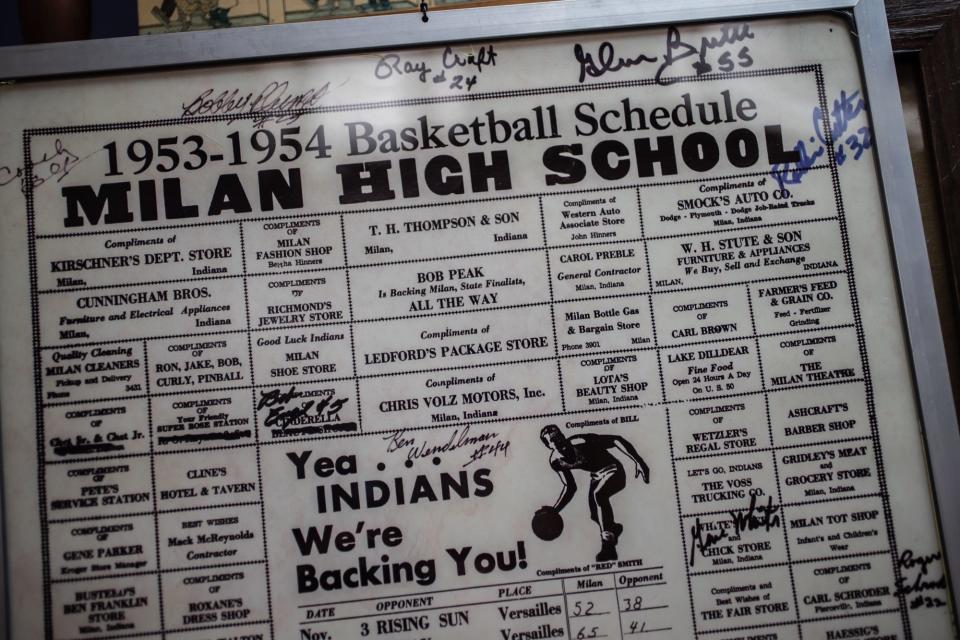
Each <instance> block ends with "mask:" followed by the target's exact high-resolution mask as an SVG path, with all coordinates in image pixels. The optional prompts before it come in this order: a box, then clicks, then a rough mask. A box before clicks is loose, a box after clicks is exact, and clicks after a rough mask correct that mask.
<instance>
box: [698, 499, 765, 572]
mask: <svg viewBox="0 0 960 640" xmlns="http://www.w3.org/2000/svg"><path fill="white" fill-rule="evenodd" d="M779 511H780V505H777V504H774V503H773V498H772V497H769V496H768V497H767V504H760V505H758V504H757V496H750V505H749V506H748V507H747V508H746V509H736V510H734V511H730V518H731V520H732V522H733V537H737V536H739V535H740V534H741V533H743V532H745V531H755V530H757V529H763V530H764V531H770V529H773V528H775V527H779V526H781V524H782V523H781V519H780V515H779ZM718 524H719V523H718ZM720 526H721V529H720V531H719V533H710V532H709V531H707V528H706V527H705V526H704V524H703V523H702V522H700V518H699V517H698V518H697V519H696V523H695V524H694V525H693V526H692V527H691V528H690V535H691V544H690V566H691V567H692V566H694V562H695V560H696V555H697V552H698V551H699V552H700V555H705V552H706V551H707V550H709V549H710V548H711V547H713V546H714V545H716V544H718V543H719V542H721V541H722V540H725V539H727V538H729V537H731V536H730V534H729V533H727V529H728V527H724V526H723V525H722V524H720Z"/></svg>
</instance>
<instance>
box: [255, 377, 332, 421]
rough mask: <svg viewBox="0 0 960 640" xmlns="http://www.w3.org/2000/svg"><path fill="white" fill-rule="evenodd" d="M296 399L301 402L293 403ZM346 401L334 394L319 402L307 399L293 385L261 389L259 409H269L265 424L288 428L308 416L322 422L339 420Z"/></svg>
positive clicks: (324, 397)
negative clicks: (282, 387) (284, 389)
mask: <svg viewBox="0 0 960 640" xmlns="http://www.w3.org/2000/svg"><path fill="white" fill-rule="evenodd" d="M295 400H297V401H299V402H297V403H294V404H291V403H293V402H294V401H295ZM346 403H347V398H336V397H334V396H333V395H332V394H328V395H324V396H323V398H322V399H321V400H320V401H319V402H317V401H316V400H307V399H305V398H304V393H303V392H302V391H297V388H296V387H295V386H293V385H291V386H290V389H288V390H286V391H283V390H282V389H271V390H269V391H261V392H260V400H259V401H258V402H257V411H260V410H261V409H268V412H267V416H266V417H265V418H264V419H263V426H265V427H280V428H281V429H286V428H287V427H288V426H290V425H292V424H298V423H300V422H301V421H304V420H305V419H307V418H316V419H318V420H319V421H320V422H336V421H339V419H340V417H339V411H340V409H342V408H343V405H345V404H346Z"/></svg>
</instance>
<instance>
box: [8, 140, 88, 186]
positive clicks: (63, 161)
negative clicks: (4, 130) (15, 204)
mask: <svg viewBox="0 0 960 640" xmlns="http://www.w3.org/2000/svg"><path fill="white" fill-rule="evenodd" d="M91 155H92V154H91ZM89 157H90V156H87V158H89ZM84 160H86V158H81V157H79V156H78V155H77V154H75V153H73V152H72V151H70V150H69V149H67V148H66V147H65V146H63V141H62V140H61V139H60V138H57V139H56V140H54V141H53V150H51V151H46V152H44V153H43V155H42V156H41V157H40V159H39V160H37V161H35V162H33V163H32V168H33V171H32V175H31V176H30V179H29V181H28V180H27V172H26V171H24V168H23V167H8V166H3V167H0V187H5V186H7V185H8V184H11V183H13V182H15V181H17V180H19V181H20V191H21V192H23V193H26V192H27V191H28V190H30V189H36V188H37V187H39V186H40V185H42V184H43V183H44V182H48V181H49V180H54V179H56V181H57V182H60V181H61V180H63V179H64V178H66V177H67V175H68V174H69V173H70V172H71V171H72V170H73V169H74V168H75V167H76V166H77V165H78V164H80V163H81V162H83V161H84Z"/></svg>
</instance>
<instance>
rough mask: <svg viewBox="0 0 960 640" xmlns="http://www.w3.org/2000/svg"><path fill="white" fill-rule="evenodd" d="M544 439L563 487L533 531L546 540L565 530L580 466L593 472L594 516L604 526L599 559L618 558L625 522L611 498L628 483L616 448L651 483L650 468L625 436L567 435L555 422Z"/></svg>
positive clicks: (539, 515)
mask: <svg viewBox="0 0 960 640" xmlns="http://www.w3.org/2000/svg"><path fill="white" fill-rule="evenodd" d="M540 440H541V441H543V444H544V445H546V446H547V447H548V448H549V449H551V453H550V467H551V468H552V469H553V470H554V471H556V472H557V475H558V476H560V482H562V483H563V489H562V490H561V491H560V497H559V498H557V502H556V504H554V505H553V506H552V507H548V506H545V507H541V508H540V509H538V510H537V512H536V514H535V515H534V518H533V531H534V533H535V534H536V535H537V536H538V537H540V538H541V539H543V540H553V539H554V538H556V537H557V536H559V535H560V533H561V532H562V531H563V519H562V518H561V517H560V511H562V510H563V508H564V507H566V506H567V505H568V504H569V503H570V501H571V500H572V499H573V496H574V494H575V493H576V491H577V483H576V481H575V480H574V477H573V473H572V471H573V470H574V469H579V470H581V471H587V472H589V473H590V495H589V501H590V519H591V520H593V521H594V522H596V523H597V525H598V526H599V527H600V552H599V553H598V554H597V562H608V561H610V560H616V559H617V540H618V538H619V537H620V534H621V533H623V525H622V524H620V523H619V522H617V521H616V520H615V518H614V515H613V506H612V505H611V504H610V498H611V497H612V496H613V495H614V494H616V493H618V492H619V491H621V490H622V489H623V488H624V487H626V485H627V474H626V472H625V471H624V468H623V464H621V463H620V461H619V460H618V459H617V458H616V456H614V455H613V454H612V453H611V451H612V450H614V449H616V450H618V451H620V452H621V453H622V454H624V455H625V456H627V457H628V458H630V459H631V460H633V462H634V464H635V465H636V473H635V475H634V477H636V478H639V477H640V476H643V481H644V482H646V483H647V484H649V483H650V470H649V468H648V467H647V465H646V463H645V462H644V461H643V458H641V457H640V454H638V453H637V450H636V449H634V447H633V445H632V444H630V443H629V442H627V440H626V439H624V438H623V437H622V436H614V435H599V434H593V433H582V434H578V435H575V436H572V437H570V438H567V437H566V436H564V435H563V433H562V432H561V431H560V429H559V427H557V425H555V424H550V425H547V426H545V427H544V428H543V429H542V430H541V431H540Z"/></svg>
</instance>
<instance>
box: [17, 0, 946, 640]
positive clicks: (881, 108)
mask: <svg viewBox="0 0 960 640" xmlns="http://www.w3.org/2000/svg"><path fill="white" fill-rule="evenodd" d="M904 4H905V3H904ZM823 11H838V12H846V13H847V14H848V15H849V17H850V20H851V25H852V28H853V29H854V30H855V32H856V34H857V36H858V37H857V39H856V42H857V47H858V53H859V56H860V60H861V65H862V73H863V78H864V83H865V86H864V89H865V92H866V94H867V98H868V101H869V104H870V105H871V113H870V116H871V118H872V121H873V130H874V131H875V132H876V133H875V138H876V140H875V148H876V157H877V166H878V170H879V175H880V178H881V188H882V197H883V200H884V204H885V208H886V212H887V221H888V225H889V239H890V243H891V246H892V248H893V253H894V256H895V261H896V271H897V274H898V278H899V288H900V295H901V312H902V315H903V318H904V320H905V324H906V328H907V337H908V340H909V346H910V353H911V358H912V369H913V376H914V382H915V389H914V391H915V394H916V397H917V400H918V403H919V407H920V410H921V416H922V422H923V437H924V440H925V445H926V453H927V459H928V463H929V471H930V482H931V484H932V487H933V493H934V499H935V503H936V505H937V514H938V520H939V522H938V524H939V527H940V531H939V534H940V541H941V546H942V549H943V552H944V556H945V557H944V564H945V567H946V569H947V579H948V588H950V587H951V585H953V588H951V589H950V600H951V604H952V607H953V612H954V616H956V614H957V612H958V611H960V595H958V589H957V588H956V587H957V586H960V585H957V583H956V582H953V581H955V580H956V576H960V465H958V464H957V463H956V460H957V459H958V457H960V430H958V426H957V417H956V411H955V408H954V402H953V394H952V390H951V384H950V377H949V373H948V367H947V359H946V354H945V351H944V347H943V342H942V339H941V327H940V325H939V321H938V319H937V314H936V312H935V309H936V300H935V297H934V287H933V280H932V277H931V272H930V266H929V261H928V257H927V249H926V244H925V238H924V230H923V227H922V224H921V217H920V209H919V205H918V200H917V194H916V189H915V184H914V180H913V169H912V165H911V159H910V155H909V152H908V146H907V137H906V133H905V130H904V125H903V112H902V108H901V102H900V98H899V93H898V85H897V79H896V73H895V68H894V57H893V53H894V51H893V47H892V45H891V39H890V33H889V31H888V23H887V14H886V11H885V7H884V3H883V2H882V1H881V0H717V1H709V0H647V1H646V2H643V3H638V2H636V0H565V1H560V2H550V3H531V4H519V5H512V6H497V7H481V8H472V9H461V10H456V11H444V12H435V13H431V14H430V20H429V22H426V23H423V22H421V20H420V16H419V14H396V15H386V16H375V17H364V18H349V19H344V20H337V21H325V22H305V23H297V24H287V25H280V26H276V27H269V26H264V27H249V28H246V29H243V30H240V31H235V30H221V31H216V30H215V31H204V32H190V33H178V34H164V35H152V36H140V37H129V38H116V39H110V40H100V41H86V42H72V43H56V44H44V45H28V46H19V47H9V48H6V49H3V50H0V82H4V81H5V82H13V83H19V82H30V81H35V80H42V79H49V78H55V77H67V76H83V75H88V74H104V73H121V72H132V71H137V72H144V71H148V70H152V69H161V68H172V67H183V66H209V65H217V64H227V63H240V62H244V63H249V62H256V61H268V60H281V59H291V58H302V57H308V56H320V55H325V54H333V53H345V52H356V51H364V50H373V49H382V48H388V47H394V48H402V47H413V46H426V45H433V44H441V43H451V42H465V41H474V40H481V39H485V40H486V39H504V38H523V37H531V36H546V35H561V34H571V33H577V32H592V31H602V30H614V29H624V28H634V27H642V26H655V25H663V24H670V23H680V22H683V23H689V22H697V21H708V20H724V19H748V18H759V17H765V16H789V15H795V14H803V13H811V12H823ZM957 17H958V16H954V20H953V22H954V23H957ZM954 31H956V29H954ZM954 46H955V45H954ZM924 69H925V72H929V71H930V70H931V69H933V62H929V61H928V63H927V64H925V65H924ZM952 73H954V74H956V69H954V70H953V72H952ZM934 77H935V76H934ZM952 90H953V92H954V94H956V91H957V89H956V87H954V88H953V89H952ZM944 95H946V94H944ZM952 117H953V118H956V115H955V114H954V115H953V116H952ZM939 144H940V145H941V146H943V145H944V144H946V143H944V142H943V141H940V142H939ZM944 149H946V150H945V151H940V152H938V155H943V154H948V156H949V157H953V156H952V155H949V154H950V153H954V152H955V151H956V141H954V143H952V146H950V145H947V146H946V147H944ZM951 150H952V151H951ZM938 160H939V158H938ZM952 181H953V182H952V183H951V182H950V181H949V177H948V179H947V181H946V182H942V184H941V187H942V188H946V187H949V185H950V184H953V185H954V186H956V177H955V175H954V177H953V178H952ZM948 195H949V199H948V198H947V197H945V198H944V201H943V204H944V206H945V207H946V205H948V204H949V203H950V202H953V203H955V202H956V198H957V195H956V190H955V189H954V190H953V191H952V192H948ZM951 228H952V227H951ZM951 246H953V245H951ZM958 246H960V245H958ZM5 526H13V525H11V523H5ZM0 535H2V532H0ZM4 555H5V554H4ZM2 560H3V559H2V558H0V561H2ZM6 566H7V565H6V564H4V569H5V570H6ZM2 579H3V581H4V582H5V588H4V593H5V594H6V597H5V598H4V602H3V603H2V604H0V607H3V606H4V605H5V606H7V607H8V606H9V594H8V591H9V589H13V588H15V585H14V584H13V583H12V582H11V581H10V576H9V575H7V574H6V571H4V572H3V574H2ZM952 580H953V581H952ZM0 586H4V585H0ZM0 614H5V610H2V609H0ZM3 618H4V621H5V625H4V626H7V627H8V625H9V619H8V617H7V616H6V615H3ZM7 632H8V634H9V628H7Z"/></svg>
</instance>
